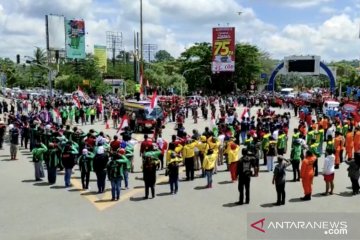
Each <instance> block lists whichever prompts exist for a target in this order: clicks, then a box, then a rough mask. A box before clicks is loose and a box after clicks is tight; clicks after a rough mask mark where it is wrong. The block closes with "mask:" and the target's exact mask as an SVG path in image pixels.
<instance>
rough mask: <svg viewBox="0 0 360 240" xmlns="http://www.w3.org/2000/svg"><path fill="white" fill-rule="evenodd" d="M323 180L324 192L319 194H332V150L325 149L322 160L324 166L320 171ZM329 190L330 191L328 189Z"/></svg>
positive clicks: (333, 164) (333, 160)
mask: <svg viewBox="0 0 360 240" xmlns="http://www.w3.org/2000/svg"><path fill="white" fill-rule="evenodd" d="M322 174H323V176H324V181H325V192H324V193H322V194H321V195H323V196H327V195H328V194H330V195H332V194H333V191H334V176H335V155H334V150H332V149H327V150H326V157H325V161H324V168H323V171H322ZM329 190H330V191H329Z"/></svg>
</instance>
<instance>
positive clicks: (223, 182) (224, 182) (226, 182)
mask: <svg viewBox="0 0 360 240" xmlns="http://www.w3.org/2000/svg"><path fill="white" fill-rule="evenodd" d="M231 183H233V182H232V181H222V182H218V184H221V185H224V184H231Z"/></svg>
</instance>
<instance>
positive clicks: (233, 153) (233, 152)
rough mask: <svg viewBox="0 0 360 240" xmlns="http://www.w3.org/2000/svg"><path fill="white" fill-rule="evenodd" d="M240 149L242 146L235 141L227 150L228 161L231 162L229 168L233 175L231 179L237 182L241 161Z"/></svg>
mask: <svg viewBox="0 0 360 240" xmlns="http://www.w3.org/2000/svg"><path fill="white" fill-rule="evenodd" d="M239 151H240V147H239V146H238V145H236V144H235V143H231V144H230V149H229V151H227V154H228V162H229V170H230V175H231V181H232V182H235V181H236V178H237V175H238V174H237V172H236V171H237V168H238V166H237V165H238V162H239Z"/></svg>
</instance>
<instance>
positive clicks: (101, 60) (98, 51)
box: [94, 45, 107, 73]
mask: <svg viewBox="0 0 360 240" xmlns="http://www.w3.org/2000/svg"><path fill="white" fill-rule="evenodd" d="M94 56H95V58H96V59H97V66H98V67H99V68H100V69H101V71H102V72H103V73H106V72H107V55H106V46H100V45H94Z"/></svg>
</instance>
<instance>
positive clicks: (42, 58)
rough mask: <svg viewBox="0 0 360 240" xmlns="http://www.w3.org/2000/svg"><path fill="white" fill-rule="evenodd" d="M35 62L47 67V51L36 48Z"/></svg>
mask: <svg viewBox="0 0 360 240" xmlns="http://www.w3.org/2000/svg"><path fill="white" fill-rule="evenodd" d="M34 61H35V62H36V63H37V64H40V65H45V64H46V62H47V56H46V51H45V49H41V48H39V47H35V50H34Z"/></svg>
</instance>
